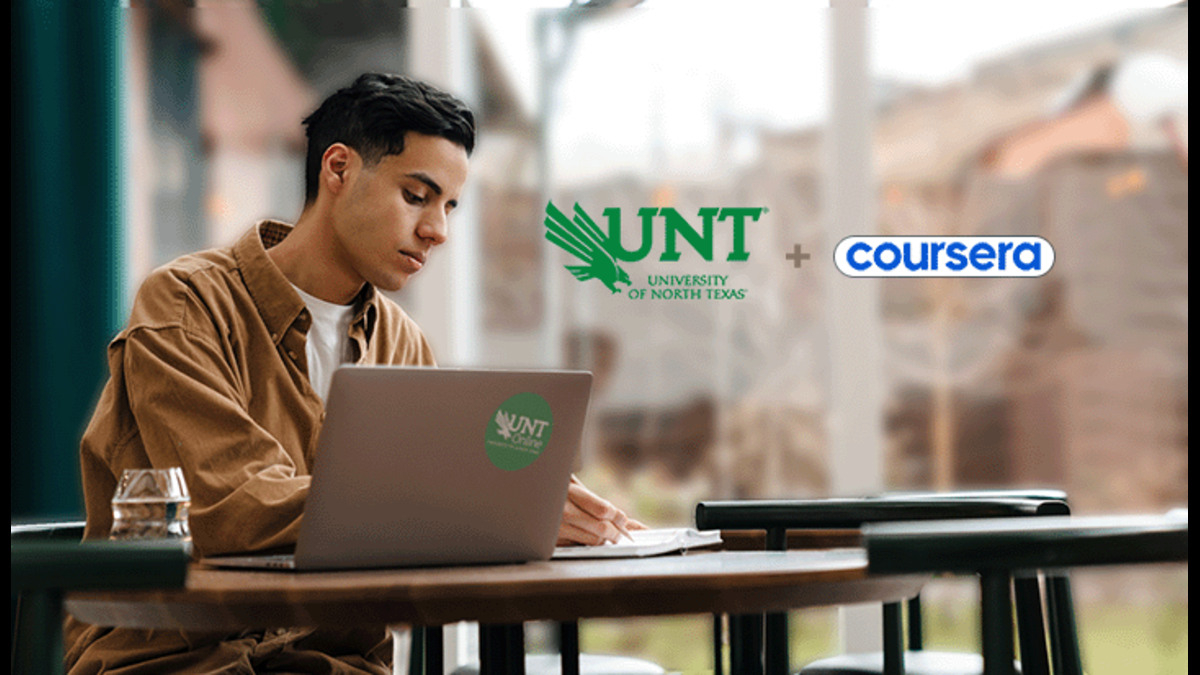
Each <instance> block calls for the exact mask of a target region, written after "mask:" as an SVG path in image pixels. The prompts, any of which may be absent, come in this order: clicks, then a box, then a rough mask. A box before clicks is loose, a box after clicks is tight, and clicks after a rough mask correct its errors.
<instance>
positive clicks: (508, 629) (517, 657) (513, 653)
mask: <svg viewBox="0 0 1200 675" xmlns="http://www.w3.org/2000/svg"><path fill="white" fill-rule="evenodd" d="M504 634H505V639H506V640H507V642H508V648H507V650H506V652H507V656H508V659H507V660H508V667H507V668H506V669H505V672H506V673H508V675H525V624H523V623H512V624H508V625H507V626H505V627H504Z"/></svg>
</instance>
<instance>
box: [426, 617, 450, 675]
mask: <svg viewBox="0 0 1200 675" xmlns="http://www.w3.org/2000/svg"><path fill="white" fill-rule="evenodd" d="M424 672H425V675H442V673H444V672H446V666H445V664H444V663H443V651H442V627H441V626H426V627H425V670H424Z"/></svg>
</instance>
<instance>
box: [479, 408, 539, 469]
mask: <svg viewBox="0 0 1200 675" xmlns="http://www.w3.org/2000/svg"><path fill="white" fill-rule="evenodd" d="M553 426H554V416H553V415H551V414H550V404H549V403H547V402H546V399H544V398H542V397H541V396H539V395H538V394H535V393H533V392H529V391H527V392H522V393H520V394H517V395H515V396H513V397H511V398H509V399H508V400H507V401H505V402H504V403H501V404H500V407H498V408H496V412H495V414H494V415H492V419H491V420H489V421H488V425H487V432H486V433H485V434H484V445H485V446H486V448H487V456H488V459H490V460H491V461H492V464H495V465H496V467H497V468H500V469H504V470H505V471H516V470H518V469H524V468H525V467H527V466H529V465H530V464H533V462H534V460H536V459H537V458H538V457H539V456H540V455H541V454H542V451H543V450H545V449H546V444H547V443H549V442H550V430H551V427H553Z"/></svg>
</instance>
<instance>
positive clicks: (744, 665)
mask: <svg viewBox="0 0 1200 675" xmlns="http://www.w3.org/2000/svg"><path fill="white" fill-rule="evenodd" d="M762 656H763V615H762V614H730V615H729V672H731V673H738V674H739V675H762V672H763V659H762Z"/></svg>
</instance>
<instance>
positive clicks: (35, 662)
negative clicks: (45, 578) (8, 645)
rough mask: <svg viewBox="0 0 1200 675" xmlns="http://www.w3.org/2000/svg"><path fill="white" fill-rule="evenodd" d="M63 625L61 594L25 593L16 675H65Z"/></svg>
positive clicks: (15, 653)
mask: <svg viewBox="0 0 1200 675" xmlns="http://www.w3.org/2000/svg"><path fill="white" fill-rule="evenodd" d="M62 622H63V614H62V593H61V592H60V591H56V590H25V591H22V592H21V596H20V598H18V600H17V624H16V626H15V635H14V644H13V645H12V655H11V659H10V663H11V665H12V672H14V673H37V672H51V673H61V672H62V670H63V668H62V662H63V635H62ZM47 669H49V670H47Z"/></svg>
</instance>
